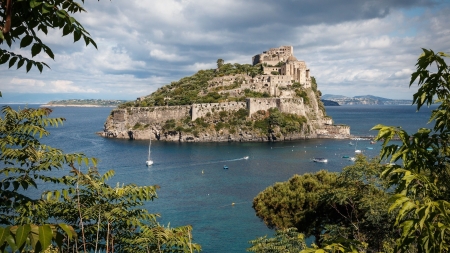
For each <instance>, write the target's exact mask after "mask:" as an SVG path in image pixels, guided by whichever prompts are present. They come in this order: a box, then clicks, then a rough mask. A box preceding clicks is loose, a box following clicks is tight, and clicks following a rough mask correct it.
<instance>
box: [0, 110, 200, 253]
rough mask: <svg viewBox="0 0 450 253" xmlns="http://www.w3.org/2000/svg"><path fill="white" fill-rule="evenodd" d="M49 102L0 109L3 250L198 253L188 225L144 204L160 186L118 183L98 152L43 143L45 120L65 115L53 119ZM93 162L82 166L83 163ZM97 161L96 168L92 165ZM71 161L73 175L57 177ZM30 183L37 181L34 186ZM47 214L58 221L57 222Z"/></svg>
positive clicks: (54, 122)
mask: <svg viewBox="0 0 450 253" xmlns="http://www.w3.org/2000/svg"><path fill="white" fill-rule="evenodd" d="M50 113H51V110H50V109H48V108H39V109H29V108H25V109H23V110H18V111H15V110H13V109H11V108H10V107H8V106H4V107H3V108H2V117H1V118H0V148H1V153H0V162H1V163H2V166H1V168H0V175H1V177H0V178H1V182H0V189H1V190H0V199H2V201H0V225H1V226H0V250H1V251H2V252H3V251H5V252H16V251H17V250H18V251H26V252H30V251H33V252H42V251H44V250H46V249H49V248H52V249H55V248H57V249H58V251H63V252H69V251H80V250H81V251H84V252H94V251H97V250H100V251H102V252H112V251H116V252H149V251H151V252H194V251H195V252H198V251H200V250H201V248H200V245H198V244H195V243H192V240H191V238H192V236H191V231H192V228H191V227H190V226H185V227H179V228H169V227H167V228H165V227H163V226H161V225H159V224H158V223H157V221H156V218H157V217H158V215H156V214H150V213H148V211H147V210H146V209H143V208H142V206H143V204H144V202H146V201H151V200H153V199H154V198H156V189H157V188H158V187H157V186H136V185H132V184H131V185H122V186H120V185H117V186H116V187H111V186H109V185H108V184H107V183H106V181H107V180H108V179H109V178H111V177H112V176H113V174H114V173H113V171H109V172H106V173H105V174H104V175H100V174H99V173H98V172H97V170H96V169H95V166H96V165H97V161H96V159H95V158H88V157H86V156H85V155H83V154H65V153H63V152H62V151H61V150H59V149H55V148H52V147H49V146H47V145H44V144H42V143H41V142H40V138H41V137H43V136H47V135H49V132H48V131H47V130H46V129H45V128H46V127H48V126H58V125H59V124H62V122H63V121H64V119H63V118H49V114H50ZM84 166H86V167H89V169H88V171H87V173H82V172H81V170H80V168H81V167H84ZM92 166H93V167H92ZM63 168H70V174H69V175H65V176H63V177H57V176H53V175H54V173H52V172H53V171H55V170H61V169H63ZM42 184H46V187H47V188H48V187H49V186H50V184H54V187H50V188H54V189H58V190H55V191H48V192H44V193H43V194H42V198H35V197H33V196H36V192H37V191H39V189H38V185H42ZM29 188H34V190H33V191H32V192H30V191H29ZM50 221H58V222H60V223H58V224H56V223H55V224H53V223H50Z"/></svg>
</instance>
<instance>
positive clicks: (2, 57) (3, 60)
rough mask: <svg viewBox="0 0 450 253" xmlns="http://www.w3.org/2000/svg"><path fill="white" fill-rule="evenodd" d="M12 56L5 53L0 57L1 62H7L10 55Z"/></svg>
mask: <svg viewBox="0 0 450 253" xmlns="http://www.w3.org/2000/svg"><path fill="white" fill-rule="evenodd" d="M10 56H11V55H10V54H3V55H2V56H1V57H0V64H4V63H6V62H7V61H8V60H9V57H10Z"/></svg>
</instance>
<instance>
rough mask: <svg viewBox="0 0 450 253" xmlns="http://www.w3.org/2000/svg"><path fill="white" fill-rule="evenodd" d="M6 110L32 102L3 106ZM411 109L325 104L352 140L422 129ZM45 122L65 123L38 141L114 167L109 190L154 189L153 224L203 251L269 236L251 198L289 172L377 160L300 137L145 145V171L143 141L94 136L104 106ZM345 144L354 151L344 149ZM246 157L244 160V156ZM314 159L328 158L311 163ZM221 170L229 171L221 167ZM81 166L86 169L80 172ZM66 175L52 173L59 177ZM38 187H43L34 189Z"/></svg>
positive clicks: (422, 115) (366, 147)
mask: <svg viewBox="0 0 450 253" xmlns="http://www.w3.org/2000/svg"><path fill="white" fill-rule="evenodd" d="M9 106H11V107H13V108H25V107H26V106H28V107H38V106H39V105H15V104H14V105H9ZM436 107H437V106H436V105H433V106H431V107H424V108H421V110H420V111H417V110H416V107H415V106H412V105H377V106H367V105H347V106H327V107H325V108H326V113H327V115H329V116H330V117H332V118H333V121H334V123H335V124H345V125H349V126H350V128H351V130H350V131H351V134H352V135H355V136H376V135H377V131H374V130H371V128H372V127H373V126H375V125H377V124H384V125H388V126H399V127H402V128H403V129H404V130H406V131H407V132H408V133H410V134H412V133H414V132H416V131H417V130H418V129H419V128H421V127H427V128H432V127H433V124H432V123H431V124H427V122H428V120H429V117H430V113H431V110H432V109H434V108H436ZM52 109H53V113H52V115H51V116H52V117H63V118H65V119H66V121H65V122H64V124H63V125H62V126H59V127H56V128H49V130H50V133H51V134H50V135H49V136H48V137H45V138H44V139H42V142H43V143H46V144H48V145H50V146H52V147H55V148H60V149H62V150H63V151H64V152H66V153H75V152H76V153H84V154H85V155H87V156H88V157H96V158H98V159H99V164H98V169H99V171H100V172H101V173H103V172H106V171H108V170H114V171H115V176H114V177H113V178H112V179H110V181H109V183H110V184H111V185H116V184H117V183H120V184H122V183H125V184H127V183H133V184H136V185H158V186H160V189H159V190H158V191H157V193H158V198H157V199H156V200H154V201H151V202H148V203H147V204H146V205H145V208H147V209H148V210H149V211H150V212H151V213H157V214H160V216H161V217H160V218H159V219H158V221H159V223H160V224H161V225H164V226H170V227H177V226H183V225H191V226H192V227H193V233H192V235H193V241H194V242H196V243H199V244H201V246H202V249H203V250H202V252H212V253H215V252H217V253H221V252H224V253H225V252H246V249H247V248H249V247H250V246H251V245H250V244H249V243H248V242H249V241H250V240H254V239H256V238H258V237H263V236H269V237H270V236H272V235H273V234H274V231H273V230H271V229H269V228H267V227H266V225H265V224H264V222H263V221H261V220H260V219H259V218H258V217H257V216H256V215H255V212H254V210H253V208H252V201H253V198H254V197H255V196H256V195H257V194H258V193H259V192H261V191H263V190H264V189H265V188H267V187H269V186H271V185H274V184H275V183H277V182H283V181H287V180H288V179H289V178H291V177H292V176H293V175H294V174H300V175H301V174H304V173H313V172H316V171H318V170H328V171H335V172H339V171H341V170H342V168H344V167H345V166H348V165H351V163H352V161H349V160H348V159H346V158H343V156H350V157H351V156H354V155H355V152H354V150H355V149H360V150H362V152H363V154H364V155H366V156H367V157H369V158H372V157H376V156H378V155H379V152H380V148H381V144H380V142H379V143H377V144H370V143H369V141H368V140H359V141H356V140H349V139H339V140H338V139H306V140H297V141H289V142H275V143H262V142H256V143H239V142H229V143H228V142H225V143H178V142H163V141H152V146H151V147H152V149H151V150H152V160H153V161H154V164H153V165H152V166H146V165H145V161H146V159H147V153H148V145H149V142H148V141H145V140H123V139H108V138H103V137H100V136H98V135H97V134H96V132H99V131H102V130H103V124H104V123H105V120H106V118H107V117H108V115H109V114H110V112H111V110H112V108H110V107H90V108H86V107H54V108H52ZM350 141H351V142H352V143H353V144H355V145H353V146H351V145H349V142H350ZM246 156H248V159H245V157H246ZM314 157H322V158H326V159H328V162H327V163H315V162H313V161H312V159H313V158H314ZM224 166H227V167H228V169H224ZM81 169H86V168H81ZM65 173H68V170H67V171H60V172H57V174H61V175H64V174H65ZM40 187H41V189H43V190H45V189H46V188H47V187H50V186H46V185H41V186H40Z"/></svg>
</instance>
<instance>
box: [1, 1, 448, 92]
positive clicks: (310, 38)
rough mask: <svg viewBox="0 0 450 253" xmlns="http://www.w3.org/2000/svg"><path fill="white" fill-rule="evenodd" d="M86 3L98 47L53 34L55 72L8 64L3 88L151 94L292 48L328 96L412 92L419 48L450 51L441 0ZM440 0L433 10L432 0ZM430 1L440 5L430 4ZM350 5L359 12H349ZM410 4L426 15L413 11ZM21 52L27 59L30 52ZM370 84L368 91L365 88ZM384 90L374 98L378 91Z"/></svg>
mask: <svg viewBox="0 0 450 253" xmlns="http://www.w3.org/2000/svg"><path fill="white" fill-rule="evenodd" d="M326 3H327V4H324V2H322V1H278V2H274V1H268V0H248V1H238V0H229V1H221V2H217V1H208V0H198V1H193V0H166V1H139V0H129V1H113V2H110V1H100V2H98V1H86V2H85V9H86V10H87V13H80V14H76V18H77V19H78V21H79V22H80V23H82V24H83V25H84V27H85V28H86V30H87V31H89V32H90V34H91V36H92V37H93V39H94V40H95V41H96V42H97V45H98V50H96V49H95V48H94V47H92V46H89V47H85V45H84V42H83V41H80V42H78V43H75V44H74V43H73V36H71V35H69V36H67V37H61V30H59V29H57V30H54V31H52V30H50V31H49V34H48V35H47V36H45V37H43V41H44V42H46V43H48V45H49V46H50V47H51V48H52V50H53V52H54V53H55V61H53V60H51V59H49V58H48V56H46V55H45V54H41V55H39V56H37V57H35V60H38V61H45V62H46V63H48V64H49V65H50V67H51V70H48V69H44V72H43V73H42V74H40V73H38V71H36V70H32V71H30V73H28V74H25V70H24V67H22V69H21V70H18V71H15V70H12V69H8V68H7V66H6V65H1V66H0V87H1V88H0V90H1V91H15V92H19V93H20V92H23V93H32V92H34V93H39V92H77V93H85V94H91V95H92V96H93V97H94V98H108V96H112V94H114V95H115V97H117V94H123V96H124V97H127V98H132V99H133V98H135V97H138V96H142V95H147V94H150V93H151V92H153V91H155V90H156V89H157V88H158V87H160V86H162V85H164V84H169V83H170V82H171V81H176V80H179V79H180V78H182V77H184V76H186V75H191V74H194V73H195V72H196V71H198V70H200V69H210V68H215V67H216V60H217V59H218V58H222V59H224V60H225V61H226V62H229V63H235V62H238V63H241V64H245V63H250V61H251V57H252V56H253V55H255V54H258V53H261V52H262V51H264V50H267V49H269V48H272V47H278V46H281V45H292V46H294V53H295V56H296V57H297V58H298V59H300V60H305V61H306V63H307V65H308V66H309V67H310V69H311V73H312V75H313V76H315V77H316V79H317V81H318V84H319V89H320V90H321V91H322V93H324V94H326V93H329V94H330V93H334V94H340V95H365V94H367V93H369V92H373V93H374V94H373V95H378V96H384V97H389V98H395V97H399V98H405V97H406V98H411V97H412V93H414V91H415V90H414V89H409V75H410V74H411V73H412V72H413V69H414V65H415V63H416V60H417V57H418V56H419V55H420V53H421V48H422V47H424V48H431V49H433V50H435V51H447V52H448V51H450V46H449V45H448V41H450V28H449V27H448V23H450V16H449V15H448V12H449V11H450V3H449V2H448V1H440V2H435V1H433V0H411V1H403V0H377V1H371V0H348V1H327V2H326ZM430 3H432V4H434V5H437V6H435V8H428V7H427V4H430ZM429 6H432V5H431V4H430V5H429ZM350 7H351V8H350ZM411 8H416V9H420V10H423V11H420V12H408V13H406V11H408V10H410V9H411ZM13 50H14V51H15V52H17V53H20V54H22V55H25V56H29V55H30V54H29V49H28V48H26V49H19V48H18V47H17V46H16V45H14V46H13ZM362 87H364V88H362ZM375 93H376V94H375Z"/></svg>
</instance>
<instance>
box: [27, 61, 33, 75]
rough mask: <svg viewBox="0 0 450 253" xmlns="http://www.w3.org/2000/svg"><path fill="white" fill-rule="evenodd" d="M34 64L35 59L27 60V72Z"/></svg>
mask: <svg viewBox="0 0 450 253" xmlns="http://www.w3.org/2000/svg"><path fill="white" fill-rule="evenodd" d="M32 66H33V61H27V73H28V72H29V71H30V69H31V67H32Z"/></svg>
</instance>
